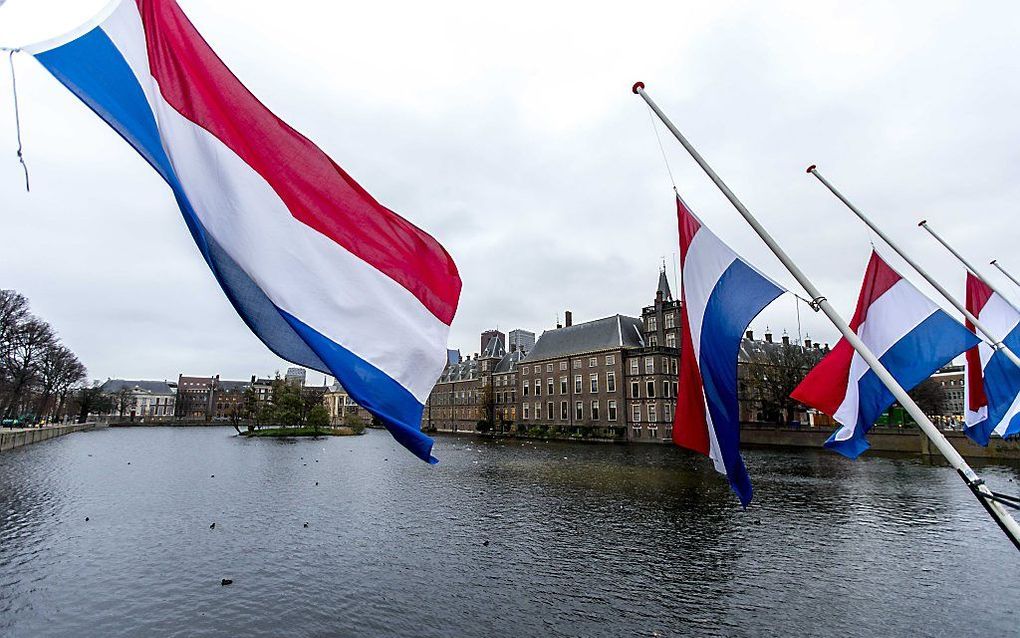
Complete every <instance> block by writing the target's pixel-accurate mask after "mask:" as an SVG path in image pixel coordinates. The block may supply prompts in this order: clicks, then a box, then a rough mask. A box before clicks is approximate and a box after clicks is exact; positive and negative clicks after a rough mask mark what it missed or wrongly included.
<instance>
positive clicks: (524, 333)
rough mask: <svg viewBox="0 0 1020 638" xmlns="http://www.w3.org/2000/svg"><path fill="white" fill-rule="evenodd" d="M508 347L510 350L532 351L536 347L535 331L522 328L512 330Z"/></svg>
mask: <svg viewBox="0 0 1020 638" xmlns="http://www.w3.org/2000/svg"><path fill="white" fill-rule="evenodd" d="M506 347H507V350H508V351H510V352H518V351H520V352H524V353H528V352H531V351H532V350H533V349H534V348H535V333H534V332H530V331H528V330H522V329H521V328H518V329H516V330H511V331H510V340H509V341H508V342H507V344H506Z"/></svg>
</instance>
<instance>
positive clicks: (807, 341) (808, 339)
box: [804, 337, 811, 350]
mask: <svg viewBox="0 0 1020 638" xmlns="http://www.w3.org/2000/svg"><path fill="white" fill-rule="evenodd" d="M804 347H805V348H807V349H808V350H810V349H811V337H804Z"/></svg>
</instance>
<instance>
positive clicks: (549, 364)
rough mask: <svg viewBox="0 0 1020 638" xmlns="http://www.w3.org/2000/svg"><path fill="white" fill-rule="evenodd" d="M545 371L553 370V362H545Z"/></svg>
mask: <svg viewBox="0 0 1020 638" xmlns="http://www.w3.org/2000/svg"><path fill="white" fill-rule="evenodd" d="M545 371H546V372H552V364H551V363H547V364H545Z"/></svg>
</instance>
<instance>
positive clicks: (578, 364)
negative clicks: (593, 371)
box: [521, 354, 616, 374]
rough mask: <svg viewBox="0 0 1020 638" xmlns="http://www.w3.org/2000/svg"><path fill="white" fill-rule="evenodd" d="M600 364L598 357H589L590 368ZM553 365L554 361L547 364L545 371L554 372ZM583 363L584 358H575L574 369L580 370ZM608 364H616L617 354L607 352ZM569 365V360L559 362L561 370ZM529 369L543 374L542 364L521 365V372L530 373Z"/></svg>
mask: <svg viewBox="0 0 1020 638" xmlns="http://www.w3.org/2000/svg"><path fill="white" fill-rule="evenodd" d="M598 364H599V359H598V357H589V358H588V367H589V368H594V367H597V366H598ZM553 365H554V364H552V363H547V364H545V371H546V372H552V371H553ZM583 365H584V362H583V360H581V359H574V369H575V370H580V369H581V368H582V367H583ZM606 365H607V366H615V365H616V355H615V354H607V355H606ZM567 367H568V366H567V362H566V361H560V362H559V369H560V371H561V372H562V371H564V370H566V369H567ZM529 369H530V370H531V371H532V372H533V373H534V374H542V366H540V365H535V366H521V372H522V373H523V374H528V370H529Z"/></svg>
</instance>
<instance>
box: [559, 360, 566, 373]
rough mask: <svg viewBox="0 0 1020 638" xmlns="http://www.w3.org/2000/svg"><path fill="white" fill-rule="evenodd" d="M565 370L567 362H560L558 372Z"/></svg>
mask: <svg viewBox="0 0 1020 638" xmlns="http://www.w3.org/2000/svg"><path fill="white" fill-rule="evenodd" d="M566 369H567V362H566V361H560V371H563V370H566Z"/></svg>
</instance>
